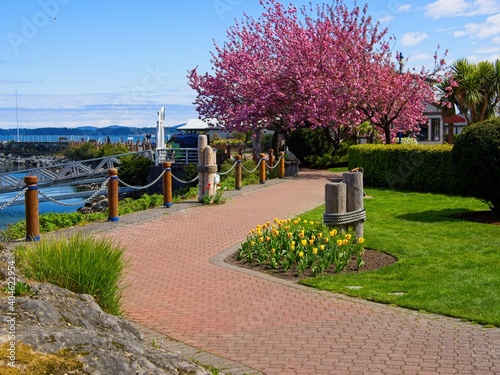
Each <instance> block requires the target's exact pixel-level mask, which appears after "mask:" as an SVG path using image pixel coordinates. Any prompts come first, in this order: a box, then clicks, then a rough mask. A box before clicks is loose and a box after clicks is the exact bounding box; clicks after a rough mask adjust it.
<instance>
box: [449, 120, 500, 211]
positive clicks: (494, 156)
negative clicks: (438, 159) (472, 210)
mask: <svg viewBox="0 0 500 375" xmlns="http://www.w3.org/2000/svg"><path fill="white" fill-rule="evenodd" d="M451 155H452V157H451V159H452V170H453V176H454V177H455V181H456V184H457V187H458V191H459V193H461V194H464V195H469V196H473V197H476V198H479V199H482V200H485V201H487V202H489V204H490V207H491V208H492V210H494V211H497V212H500V118H495V119H491V120H487V121H484V122H481V123H477V124H474V125H470V126H468V127H466V128H465V130H464V132H463V133H462V134H461V135H460V136H458V137H457V140H456V142H455V145H454V146H453V151H452V153H451Z"/></svg>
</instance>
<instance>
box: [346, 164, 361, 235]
mask: <svg viewBox="0 0 500 375" xmlns="http://www.w3.org/2000/svg"><path fill="white" fill-rule="evenodd" d="M342 182H344V183H345V184H346V185H347V212H353V211H357V210H361V209H362V208H363V173H360V172H345V173H342ZM352 226H353V227H354V232H355V233H356V236H357V237H358V238H361V237H363V229H364V221H363V220H359V221H356V222H354V223H352Z"/></svg>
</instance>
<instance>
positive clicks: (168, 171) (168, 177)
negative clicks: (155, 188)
mask: <svg viewBox="0 0 500 375" xmlns="http://www.w3.org/2000/svg"><path fill="white" fill-rule="evenodd" d="M162 166H163V169H165V174H164V175H163V206H164V207H172V205H173V203H172V164H171V163H170V162H164V163H162Z"/></svg>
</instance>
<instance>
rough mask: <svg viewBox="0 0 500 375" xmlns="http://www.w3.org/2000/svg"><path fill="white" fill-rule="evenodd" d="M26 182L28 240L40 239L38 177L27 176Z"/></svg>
mask: <svg viewBox="0 0 500 375" xmlns="http://www.w3.org/2000/svg"><path fill="white" fill-rule="evenodd" d="M24 183H25V184H26V187H27V188H28V190H27V191H26V193H25V197H24V205H25V209H26V241H33V242H37V241H40V220H39V213H38V177H36V176H26V177H24Z"/></svg>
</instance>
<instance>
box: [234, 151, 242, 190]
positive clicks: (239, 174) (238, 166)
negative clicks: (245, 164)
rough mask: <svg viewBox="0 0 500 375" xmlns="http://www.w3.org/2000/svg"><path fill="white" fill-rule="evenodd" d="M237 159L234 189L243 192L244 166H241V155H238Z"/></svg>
mask: <svg viewBox="0 0 500 375" xmlns="http://www.w3.org/2000/svg"><path fill="white" fill-rule="evenodd" d="M234 158H235V159H236V166H235V167H234V173H235V177H234V188H235V189H236V190H241V187H242V184H241V181H242V165H241V155H236V156H235V157H234Z"/></svg>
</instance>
